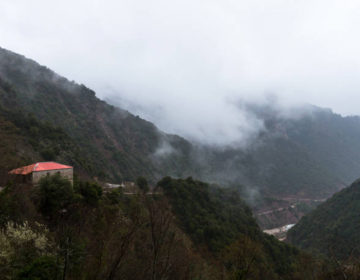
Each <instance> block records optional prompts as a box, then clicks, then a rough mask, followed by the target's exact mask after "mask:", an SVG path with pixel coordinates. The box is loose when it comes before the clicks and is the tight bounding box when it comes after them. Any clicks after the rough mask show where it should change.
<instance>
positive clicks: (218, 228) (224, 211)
mask: <svg viewBox="0 0 360 280" xmlns="http://www.w3.org/2000/svg"><path fill="white" fill-rule="evenodd" d="M161 191H163V193H164V194H160V192H161ZM157 193H158V194H156V195H146V194H145V193H143V192H142V191H139V192H138V193H137V194H133V195H125V194H123V193H122V191H121V189H113V190H106V189H105V190H104V189H102V188H101V187H100V186H99V185H98V184H96V183H92V182H84V181H79V180H78V179H76V178H75V181H74V186H73V187H72V186H71V184H70V182H69V181H67V180H65V179H63V178H61V177H60V176H59V175H54V176H50V177H49V176H48V177H45V178H43V179H42V180H41V181H40V184H39V185H38V186H36V187H31V186H26V185H16V184H11V183H10V184H8V185H7V187H6V188H5V189H4V190H3V191H1V192H0V227H1V230H0V250H1V254H0V269H1V275H2V279H28V280H29V279H32V280H35V279H37V280H42V279H44V280H45V279H46V280H53V279H68V280H70V279H99V280H100V279H132V280H136V279H139V280H140V279H175V280H176V279H179V280H180V279H181V280H183V279H194V280H195V279H229V280H230V279H254V280H255V279H259V280H260V279H269V280H272V279H274V280H275V279H327V278H324V277H323V276H324V275H325V274H324V273H323V270H324V269H325V268H327V265H326V264H325V262H318V261H316V260H315V259H313V258H312V257H311V256H309V255H306V254H304V253H302V252H300V251H299V250H297V249H295V248H294V247H291V246H289V245H287V244H285V243H281V242H279V241H277V240H276V239H275V238H273V237H271V236H268V235H265V234H263V233H262V232H261V231H260V229H259V228H258V226H257V225H256V223H255V221H254V219H253V218H252V216H251V211H250V210H249V208H248V207H247V206H246V205H245V204H244V203H243V202H242V201H241V199H240V198H239V196H238V194H237V192H236V191H234V190H226V189H220V188H219V187H215V186H209V185H207V184H205V183H203V182H200V181H194V180H193V179H191V178H188V179H186V180H179V179H172V178H170V177H166V178H164V179H162V180H161V181H160V182H159V183H158V185H157ZM180 204H183V206H184V207H181V206H180ZM309 275H311V277H312V278H308V276H309ZM264 277H265V278H264Z"/></svg>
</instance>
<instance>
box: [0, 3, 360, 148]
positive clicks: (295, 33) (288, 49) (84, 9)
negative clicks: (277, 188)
mask: <svg viewBox="0 0 360 280" xmlns="http://www.w3.org/2000/svg"><path fill="white" fill-rule="evenodd" d="M359 32H360V1H351V0H346V1H344V0H342V1H341V0H338V1H332V0H312V1H308V0H299V1H292V0H240V1H239V0H234V1H233V0H217V1H213V0H206V1H205V0H204V1H202V0H197V1H196V0H173V1H170V0H102V1H100V0H98V1H95V0H93V1H91V0H86V1H85V0H72V1H69V0H62V1H46V0H31V1H29V0H2V1H1V2H0V46H2V47H4V48H7V49H10V50H12V51H15V52H18V53H21V54H24V55H25V56H27V57H29V58H32V59H34V60H36V61H38V62H39V63H41V64H43V65H46V66H48V67H49V68H51V69H53V70H55V71H56V72H57V73H59V74H61V75H63V76H65V77H67V78H69V79H70V80H75V81H77V82H79V83H84V84H86V85H87V86H89V87H91V88H93V89H95V90H96V91H97V95H98V96H99V97H101V98H104V99H106V98H111V99H112V100H113V101H114V102H117V103H118V104H121V105H122V106H124V107H126V108H128V109H130V110H132V111H133V112H134V113H136V114H139V115H141V116H143V117H145V118H146V119H149V120H151V121H154V122H156V124H157V125H158V126H160V128H162V129H164V130H166V131H168V132H173V133H179V134H181V135H184V136H186V137H189V138H193V139H202V140H203V139H207V141H208V142H209V143H217V144H224V143H225V144H226V143H229V142H234V141H237V139H240V138H244V135H251V133H252V132H254V131H257V130H258V129H259V128H260V127H261V123H260V122H259V121H258V120H257V119H256V118H253V117H252V116H249V115H248V114H247V113H246V112H244V111H243V110H239V109H238V108H237V107H236V106H235V104H237V101H238V100H239V99H244V100H250V101H259V100H264V98H267V97H266V96H274V95H277V96H279V102H280V103H283V104H300V103H311V104H315V105H319V106H323V107H330V108H332V109H333V110H334V111H336V112H339V113H342V114H360V105H359V104H360V94H359V93H360V36H359V34H360V33H359Z"/></svg>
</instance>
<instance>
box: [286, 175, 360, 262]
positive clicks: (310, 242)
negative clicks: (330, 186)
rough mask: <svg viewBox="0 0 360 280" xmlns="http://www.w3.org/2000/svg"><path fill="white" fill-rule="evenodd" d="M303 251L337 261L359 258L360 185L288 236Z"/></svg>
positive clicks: (305, 219)
mask: <svg viewBox="0 0 360 280" xmlns="http://www.w3.org/2000/svg"><path fill="white" fill-rule="evenodd" d="M287 240H288V241H289V242H290V243H292V244H294V245H296V246H298V247H300V248H303V249H307V250H309V251H313V252H315V253H321V254H324V255H327V256H328V257H334V258H337V259H339V260H347V259H352V258H354V259H358V258H359V257H360V248H359V246H358V244H359V242H360V181H356V182H354V183H353V184H352V185H351V186H350V187H347V188H345V189H343V190H342V191H340V192H339V193H336V194H335V195H334V196H333V197H331V198H330V199H328V200H327V201H326V202H324V203H323V204H321V205H319V206H318V207H317V209H316V210H314V211H313V212H311V213H310V214H308V215H306V216H304V217H303V218H302V219H301V220H300V221H299V223H298V224H297V225H296V226H295V227H293V228H292V229H291V230H290V231H289V232H288V235H287Z"/></svg>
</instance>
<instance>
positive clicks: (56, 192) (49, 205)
mask: <svg viewBox="0 0 360 280" xmlns="http://www.w3.org/2000/svg"><path fill="white" fill-rule="evenodd" d="M37 194H38V197H37V199H38V205H39V210H40V211H41V213H42V214H43V215H45V216H52V215H54V214H55V213H57V212H58V211H60V210H62V209H65V208H66V207H67V206H68V205H69V204H70V203H71V202H72V201H73V199H74V190H73V187H72V185H71V182H70V181H69V180H67V179H66V178H63V177H62V176H61V175H60V174H55V175H53V176H46V177H44V178H42V179H41V180H40V182H39V186H38V188H37Z"/></svg>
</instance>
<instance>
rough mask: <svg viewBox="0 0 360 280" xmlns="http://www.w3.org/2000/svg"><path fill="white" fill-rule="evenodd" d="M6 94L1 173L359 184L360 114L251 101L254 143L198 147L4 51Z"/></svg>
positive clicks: (298, 192)
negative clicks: (256, 125)
mask: <svg viewBox="0 0 360 280" xmlns="http://www.w3.org/2000/svg"><path fill="white" fill-rule="evenodd" d="M0 96H1V98H0V105H1V112H0V121H1V123H2V125H1V127H0V133H1V131H2V133H3V135H5V137H4V138H3V141H2V147H3V149H4V151H6V157H5V158H6V160H5V158H4V160H3V162H4V163H3V164H1V162H0V165H1V166H0V168H1V167H3V168H4V169H2V171H1V172H6V169H7V170H8V169H10V168H12V167H14V166H17V165H20V164H28V163H32V162H34V161H35V160H36V161H37V160H48V159H52V160H58V161H63V162H64V163H68V164H72V165H74V166H75V167H76V168H78V169H79V171H80V170H81V173H82V174H84V175H86V176H88V177H97V178H99V179H101V180H107V181H112V182H120V181H124V180H135V179H136V178H137V177H138V176H146V177H147V178H148V179H149V180H150V181H151V182H153V183H154V182H156V180H158V179H160V178H161V177H163V176H166V175H171V176H175V177H188V176H193V177H194V178H198V179H202V180H206V181H210V182H216V183H220V184H241V185H244V186H246V187H247V188H250V189H251V190H253V189H256V190H258V191H261V193H262V195H265V196H277V197H279V196H301V197H309V198H319V197H321V198H322V197H327V196H329V195H331V194H332V193H334V192H335V191H337V190H338V189H340V188H341V187H343V186H344V185H346V184H348V183H350V182H351V181H352V180H354V179H355V178H356V177H357V174H356V172H357V170H358V167H359V166H360V160H359V158H360V157H359V155H358V152H353V151H360V147H359V145H360V144H359V143H360V141H359V138H360V128H359V127H360V126H359V118H356V117H347V118H343V117H341V116H338V115H336V114H333V113H332V112H331V111H328V110H323V109H319V108H312V109H311V110H308V111H309V112H307V113H303V114H299V116H298V117H296V118H289V117H284V116H283V115H282V114H281V113H280V112H278V111H277V110H275V109H274V108H271V107H264V106H263V107H261V106H260V107H255V106H252V107H251V106H249V108H248V110H250V111H251V112H253V113H254V114H256V115H257V116H258V117H259V119H262V120H263V121H264V124H265V127H266V130H265V131H263V132H262V133H261V134H260V135H259V136H258V138H256V139H254V141H253V142H252V143H250V145H249V147H247V148H246V149H241V148H237V147H226V148H221V149H220V148H216V147H209V146H202V145H201V144H196V145H194V144H193V143H190V142H188V141H186V140H185V139H183V138H181V137H179V136H176V135H168V134H166V133H163V132H161V131H159V130H158V129H157V128H156V127H155V126H154V125H153V124H152V123H149V122H147V121H145V120H143V119H141V118H139V117H138V116H134V115H132V114H131V113H129V112H127V111H124V110H122V109H120V108H117V107H114V106H112V105H109V104H107V103H106V102H104V101H101V100H100V99H98V98H97V97H96V96H95V92H93V91H92V90H90V89H88V88H87V87H86V86H84V85H78V84H76V83H75V82H71V81H69V80H67V79H65V78H63V77H61V76H59V75H57V74H56V73H54V72H53V71H51V70H49V69H48V68H46V67H44V66H40V65H39V64H37V63H36V62H34V61H32V60H29V59H27V58H25V57H23V56H21V55H18V54H15V53H13V52H10V51H7V50H5V49H1V48H0ZM40 126H41V127H40ZM46 129H48V130H49V129H50V130H52V132H49V133H46V132H45V131H44V130H46ZM7 131H9V133H8V132H7ZM10 131H11V132H10ZM55 134H56V136H55ZM60 134H61V135H60ZM11 137H12V138H11ZM15 138H16V140H15V141H12V139H15ZM45 138H46V139H45ZM57 138H58V139H57ZM60 138H61V139H60ZM15 146H16V147H17V148H14V147H15ZM163 147H168V149H167V152H162V151H163V149H162V148H163ZM0 148H1V147H0ZM350 163H351V164H350ZM344 166H350V168H344ZM245 193H246V190H245V191H244V194H245Z"/></svg>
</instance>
